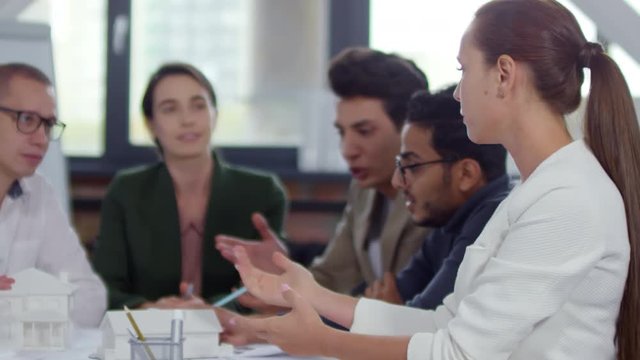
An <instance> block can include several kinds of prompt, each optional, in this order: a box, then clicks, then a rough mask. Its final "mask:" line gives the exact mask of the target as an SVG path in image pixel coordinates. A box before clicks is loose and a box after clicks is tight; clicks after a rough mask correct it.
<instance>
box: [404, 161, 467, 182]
mask: <svg viewBox="0 0 640 360" xmlns="http://www.w3.org/2000/svg"><path fill="white" fill-rule="evenodd" d="M402 160H403V158H402V156H401V155H398V156H396V169H397V170H398V172H400V177H401V178H402V183H403V184H406V183H407V172H409V173H411V174H413V173H414V172H415V170H416V169H417V168H419V167H423V166H428V165H433V164H440V163H452V162H456V161H458V159H457V158H441V159H437V160H431V161H425V162H419V163H413V164H407V165H402Z"/></svg>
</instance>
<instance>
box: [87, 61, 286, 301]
mask: <svg viewBox="0 0 640 360" xmlns="http://www.w3.org/2000/svg"><path fill="white" fill-rule="evenodd" d="M142 109H143V113H144V115H145V118H146V124H147V127H148V128H149V131H150V132H151V134H152V135H153V137H154V140H155V142H156V144H157V145H158V149H159V151H160V153H161V154H162V161H161V162H159V163H157V164H154V165H150V166H144V167H139V168H135V169H130V170H125V171H123V172H120V173H118V174H117V175H116V177H115V178H114V180H113V182H112V183H111V185H110V186H109V189H108V191H107V194H106V196H105V198H104V201H103V204H102V217H101V224H100V232H99V235H98V240H97V243H96V248H95V252H94V257H93V264H94V267H95V269H96V271H97V272H98V273H99V274H100V275H101V276H102V278H103V280H104V282H105V283H106V284H107V287H108V290H109V308H111V309H116V308H122V306H123V305H127V306H129V307H142V308H144V307H159V308H176V307H184V306H189V305H192V304H193V302H194V301H200V299H205V300H211V299H212V298H215V297H216V296H218V295H221V294H224V293H227V292H228V291H229V290H230V289H231V288H232V287H234V286H236V285H237V284H238V280H239V277H238V274H237V272H236V271H235V269H234V268H233V265H232V264H230V263H229V262H227V261H226V260H224V259H223V258H222V257H221V256H220V254H219V252H218V251H216V250H215V248H214V243H213V239H214V236H215V235H216V234H220V233H223V234H234V235H236V236H241V237H250V238H258V237H259V235H258V234H257V233H256V230H255V229H254V227H253V225H252V223H251V215H252V214H253V213H256V212H259V213H262V214H264V215H265V217H266V218H267V220H268V221H269V224H270V225H271V226H273V227H274V229H275V230H276V231H278V232H280V231H281V230H282V223H283V219H284V216H285V212H286V197H285V193H284V190H283V187H282V185H281V184H280V182H279V181H278V180H277V179H276V177H275V176H273V175H268V174H265V173H259V172H255V171H249V170H243V169H239V168H236V167H232V166H229V165H226V164H225V163H223V162H222V161H221V160H220V159H219V158H218V157H217V156H216V155H215V153H213V152H212V151H211V149H210V141H211V133H212V131H213V129H214V128H215V123H216V117H217V111H216V96H215V92H214V90H213V87H212V86H211V84H210V83H209V81H208V80H207V79H206V78H205V77H204V75H203V74H202V73H201V72H200V71H199V70H197V69H196V68H194V67H193V66H191V65H187V64H180V63H173V64H166V65H163V66H162V67H161V68H160V69H158V70H157V71H156V72H155V73H154V75H152V77H151V80H150V82H149V84H148V86H147V89H146V91H145V95H144V97H143V100H142ZM189 285H191V286H189ZM187 288H188V289H189V290H187ZM187 291H188V292H189V295H190V294H191V293H192V294H193V296H187V294H186V292H187ZM194 299H195V300H194Z"/></svg>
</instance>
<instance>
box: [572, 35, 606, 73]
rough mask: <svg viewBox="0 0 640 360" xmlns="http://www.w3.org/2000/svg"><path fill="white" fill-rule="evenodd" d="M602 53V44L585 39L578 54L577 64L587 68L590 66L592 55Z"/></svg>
mask: <svg viewBox="0 0 640 360" xmlns="http://www.w3.org/2000/svg"><path fill="white" fill-rule="evenodd" d="M602 53H604V49H603V48H602V45H600V44H598V43H595V42H590V41H587V42H586V43H584V45H583V46H582V50H580V54H578V64H579V65H580V67H586V68H588V67H590V66H591V59H593V57H594V56H596V55H600V54H602Z"/></svg>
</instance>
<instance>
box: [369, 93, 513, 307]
mask: <svg viewBox="0 0 640 360" xmlns="http://www.w3.org/2000/svg"><path fill="white" fill-rule="evenodd" d="M453 90H454V88H453V87H451V88H448V89H446V90H444V91H442V92H440V93H438V94H435V95H430V94H428V93H426V92H418V93H416V94H414V96H413V97H412V98H411V101H410V102H409V110H408V118H407V121H406V122H405V125H404V127H403V129H402V148H401V152H400V155H398V156H397V157H396V172H395V174H394V176H393V181H392V182H393V185H394V186H395V187H396V188H397V189H398V190H399V191H402V192H403V193H404V194H405V197H406V198H407V202H406V206H407V208H408V209H409V211H410V212H411V215H412V219H413V221H414V222H415V223H417V224H419V225H422V226H432V227H434V228H435V229H434V230H433V231H432V232H431V234H429V236H428V237H427V239H426V240H425V241H424V243H423V244H422V248H421V250H420V251H419V252H418V253H416V254H415V255H414V257H413V258H412V260H411V262H410V263H409V265H407V267H406V268H404V269H403V270H402V271H400V272H399V273H398V274H397V275H393V274H391V273H385V275H384V276H383V278H382V280H378V281H376V282H374V283H373V284H372V285H371V286H369V287H368V288H367V290H366V291H365V296H367V297H371V298H376V299H379V300H384V301H387V302H391V303H396V304H406V305H408V306H412V307H418V308H424V309H434V308H436V307H437V306H438V305H440V304H442V300H443V299H444V298H445V296H447V295H448V294H449V293H451V292H452V291H453V285H454V283H455V279H456V275H457V272H458V266H459V265H460V262H461V261H462V258H463V257H464V253H465V249H466V247H467V246H468V245H470V244H472V243H473V242H474V241H475V239H476V238H477V237H478V235H480V232H482V229H483V228H484V226H485V224H486V223H487V221H489V218H490V217H491V216H492V215H493V212H494V211H495V209H496V208H497V206H498V204H499V203H500V202H501V201H502V200H503V199H504V198H505V197H506V196H507V194H508V192H509V179H508V177H507V175H506V164H505V159H506V150H505V149H504V147H502V146H501V145H478V144H475V143H473V142H471V140H469V138H468V137H467V132H466V127H465V125H464V123H463V120H462V116H461V115H460V104H459V103H458V102H457V101H456V100H455V99H454V98H453Z"/></svg>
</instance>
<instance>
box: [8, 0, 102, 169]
mask: <svg viewBox="0 0 640 360" xmlns="http://www.w3.org/2000/svg"><path fill="white" fill-rule="evenodd" d="M106 11H107V1H106V0H84V1H74V0H35V1H33V2H31V4H30V5H29V6H28V7H27V8H26V9H25V10H24V11H23V12H22V13H21V14H20V16H19V17H18V19H19V20H20V21H25V22H40V23H47V24H50V26H51V37H52V42H53V53H54V54H53V56H54V63H55V82H56V90H57V101H58V117H59V118H60V120H61V121H62V122H64V123H66V124H67V128H66V129H65V133H64V141H63V142H62V146H63V149H64V152H65V154H67V155H73V156H88V157H97V156H100V155H102V154H103V153H104V149H105V137H104V121H105V110H104V109H105V93H106V91H105V86H106V56H105V49H106V39H107V27H106Z"/></svg>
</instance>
